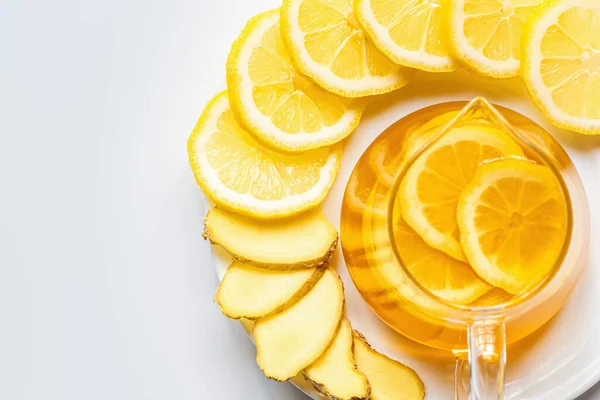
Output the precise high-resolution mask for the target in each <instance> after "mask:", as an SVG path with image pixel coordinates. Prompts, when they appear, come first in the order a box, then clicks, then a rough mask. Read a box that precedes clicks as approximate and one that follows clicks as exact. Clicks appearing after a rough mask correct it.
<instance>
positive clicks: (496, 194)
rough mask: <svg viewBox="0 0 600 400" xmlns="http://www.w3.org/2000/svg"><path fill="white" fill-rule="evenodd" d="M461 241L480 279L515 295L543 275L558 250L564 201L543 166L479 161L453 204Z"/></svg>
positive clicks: (561, 243)
mask: <svg viewBox="0 0 600 400" xmlns="http://www.w3.org/2000/svg"><path fill="white" fill-rule="evenodd" d="M458 221H459V226H460V232H461V239H462V245H463V248H464V251H465V254H466V256H467V258H468V260H469V263H470V264H471V266H472V267H473V269H474V270H475V271H476V272H477V274H478V275H479V276H480V277H481V278H483V279H484V280H485V281H487V282H488V283H490V284H491V285H494V286H496V287H499V288H502V289H504V290H506V291H507V292H509V293H513V294H518V293H522V292H524V291H525V290H527V289H529V288H531V287H533V286H534V285H535V284H537V283H539V282H540V281H541V280H542V279H543V278H544V277H546V276H547V275H548V274H549V273H550V271H551V270H552V268H553V267H554V265H555V263H556V261H557V260H558V258H559V256H560V254H561V251H562V249H563V246H564V243H565V240H566V237H567V227H568V211H567V201H566V198H565V195H564V193H563V190H562V188H561V185H560V182H559V181H558V178H557V177H556V176H555V175H554V173H553V172H552V170H551V169H550V168H548V167H546V166H541V165H537V164H534V163H533V162H530V161H526V160H501V161H495V162H491V163H489V164H486V165H483V166H481V167H480V168H479V169H478V171H477V173H476V174H475V177H474V178H473V180H472V182H471V183H470V184H469V185H468V187H467V188H466V189H465V191H464V193H463V194H462V196H461V198H460V201H459V204H458Z"/></svg>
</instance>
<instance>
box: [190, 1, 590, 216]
mask: <svg viewBox="0 0 600 400" xmlns="http://www.w3.org/2000/svg"><path fill="white" fill-rule="evenodd" d="M538 3H539V0H503V1H500V0H448V1H447V2H446V3H444V4H442V5H441V4H440V2H439V1H438V0H394V1H390V0H356V1H354V2H352V1H351V0H284V2H283V6H282V8H281V9H276V10H272V11H267V12H264V13H261V14H259V15H257V16H255V17H253V18H252V19H251V20H250V21H249V22H248V23H247V25H246V27H245V28H244V29H243V31H242V32H241V34H240V35H239V37H238V38H237V39H236V41H235V42H234V44H233V46H232V49H231V52H230V54H229V57H228V60H227V89H228V90H227V92H223V93H221V94H219V95H217V96H216V97H215V98H214V99H213V100H212V101H211V102H210V103H209V104H208V105H207V106H206V108H205V110H204V112H203V114H202V116H201V118H200V120H199V122H198V124H197V126H196V128H195V129H194V132H193V134H192V136H191V138H190V141H189V154H190V161H191V164H192V167H193V169H194V172H195V176H196V179H197V181H198V183H199V184H200V186H201V187H202V188H203V190H204V192H205V193H206V194H207V195H208V197H210V198H211V199H212V200H213V201H214V202H216V203H217V204H219V205H221V206H224V207H227V208H229V209H232V210H235V211H238V212H240V213H243V214H246V215H250V216H254V217H259V218H272V217H281V216H286V215H292V214H296V213H299V212H301V211H303V210H306V209H308V208H311V207H313V206H315V205H316V204H318V203H319V202H320V201H322V200H323V198H324V197H325V195H326V193H327V192H328V190H329V189H330V187H331V185H332V183H333V180H334V178H335V175H336V172H337V170H338V168H339V164H340V158H341V149H340V147H339V144H338V143H339V142H341V141H342V140H343V139H344V138H345V137H347V136H348V135H349V134H350V133H351V132H352V131H353V130H354V129H355V128H356V126H357V125H358V123H359V121H360V118H361V114H362V112H363V109H364V107H365V105H366V102H367V100H366V99H365V98H364V97H362V96H367V95H373V94H379V93H384V92H389V91H391V90H394V89H397V88H399V87H401V86H403V85H405V84H407V82H408V81H409V79H410V76H411V71H414V68H419V69H424V70H430V71H446V70H451V69H453V68H455V65H456V64H457V60H460V61H463V62H464V63H466V64H467V65H469V66H471V67H472V68H474V69H477V70H478V71H480V72H483V73H485V74H488V75H494V76H512V75H514V74H516V73H518V71H519V68H521V70H522V72H523V76H524V79H525V82H526V83H527V85H528V88H529V91H530V93H531V95H532V97H533V99H534V100H535V102H536V103H537V104H538V105H539V106H540V108H541V109H542V110H543V111H544V113H545V114H546V115H547V116H548V118H549V119H550V120H551V121H552V122H554V123H555V124H556V125H559V126H563V127H568V128H570V129H573V130H577V131H580V132H583V133H588V134H594V133H600V39H599V38H600V2H597V1H594V0H550V1H547V2H546V3H544V4H543V5H542V6H539V7H537V8H536V7H535V6H537V4H538ZM529 14H531V15H529ZM528 16H529V19H528V20H527V22H525V20H526V17H528ZM447 27H450V31H451V32H450V33H449V34H446V33H444V29H446V28H447ZM448 38H449V40H448V41H446V40H445V39H448ZM509 39H510V40H509ZM521 39H522V41H521ZM521 59H523V61H524V62H523V63H522V64H523V65H522V66H521V65H520V64H521V62H520V60H521ZM399 64H402V65H403V66H401V65H399ZM407 66H408V67H413V68H408V67H407ZM367 98H368V97H367Z"/></svg>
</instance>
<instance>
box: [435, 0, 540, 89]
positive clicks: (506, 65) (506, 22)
mask: <svg viewBox="0 0 600 400" xmlns="http://www.w3.org/2000/svg"><path fill="white" fill-rule="evenodd" d="M542 1H543V0H451V1H448V2H447V4H445V7H447V9H446V12H447V17H448V26H449V27H450V46H451V48H452V53H453V55H454V56H455V57H457V58H458V59H460V60H461V61H463V62H464V63H465V64H466V65H467V66H469V67H471V68H473V69H474V70H476V71H478V72H480V73H482V74H484V75H487V76H491V77H493V78H508V77H514V76H517V75H519V69H520V64H521V33H522V31H523V25H524V24H525V21H527V17H529V15H530V14H531V13H532V12H533V11H534V10H535V8H536V6H537V5H539V4H540V3H541V2H542Z"/></svg>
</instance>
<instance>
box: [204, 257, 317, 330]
mask: <svg viewBox="0 0 600 400" xmlns="http://www.w3.org/2000/svg"><path fill="white" fill-rule="evenodd" d="M325 269H326V267H313V268H310V269H300V270H293V271H276V270H268V269H264V268H260V267H256V266H253V265H250V264H243V263H240V262H237V261H234V262H233V263H232V264H231V265H230V266H229V268H228V269H227V272H226V273H225V276H224V277H223V281H222V282H221V285H219V289H218V290H217V294H216V295H215V301H216V302H217V304H218V305H219V307H221V312H222V313H223V314H224V315H226V316H227V317H229V318H232V319H240V318H246V319H252V320H254V319H257V318H261V317H265V316H267V315H270V314H275V313H278V312H281V311H283V310H284V309H285V308H287V307H289V306H290V305H292V304H294V303H295V302H297V301H298V300H300V299H301V298H302V297H303V296H304V295H305V294H306V293H308V292H309V291H310V290H311V289H312V287H313V286H314V285H315V284H316V283H317V281H318V280H319V278H321V275H323V273H324V272H325Z"/></svg>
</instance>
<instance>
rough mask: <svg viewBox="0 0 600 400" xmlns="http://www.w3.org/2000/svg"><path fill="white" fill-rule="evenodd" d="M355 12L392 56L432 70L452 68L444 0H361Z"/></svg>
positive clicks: (390, 56)
mask: <svg viewBox="0 0 600 400" xmlns="http://www.w3.org/2000/svg"><path fill="white" fill-rule="evenodd" d="M354 14H355V15H356V19H357V21H358V22H359V23H360V25H361V26H362V28H363V30H364V31H365V33H366V34H367V36H368V37H369V39H370V40H371V41H372V42H373V43H374V44H375V46H377V48H378V49H379V50H380V51H381V52H382V53H383V54H385V55H386V56H387V57H388V58H389V59H390V60H392V61H394V62H395V63H397V64H400V65H404V66H407V67H412V68H418V69H421V70H424V71H430V72H442V71H451V70H453V69H454V68H455V65H454V61H453V60H452V58H451V56H450V52H449V50H448V48H447V46H446V37H445V35H444V33H443V27H444V25H443V24H444V23H445V21H444V20H443V19H442V1H441V0H431V1H430V0H357V1H355V2H354Z"/></svg>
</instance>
